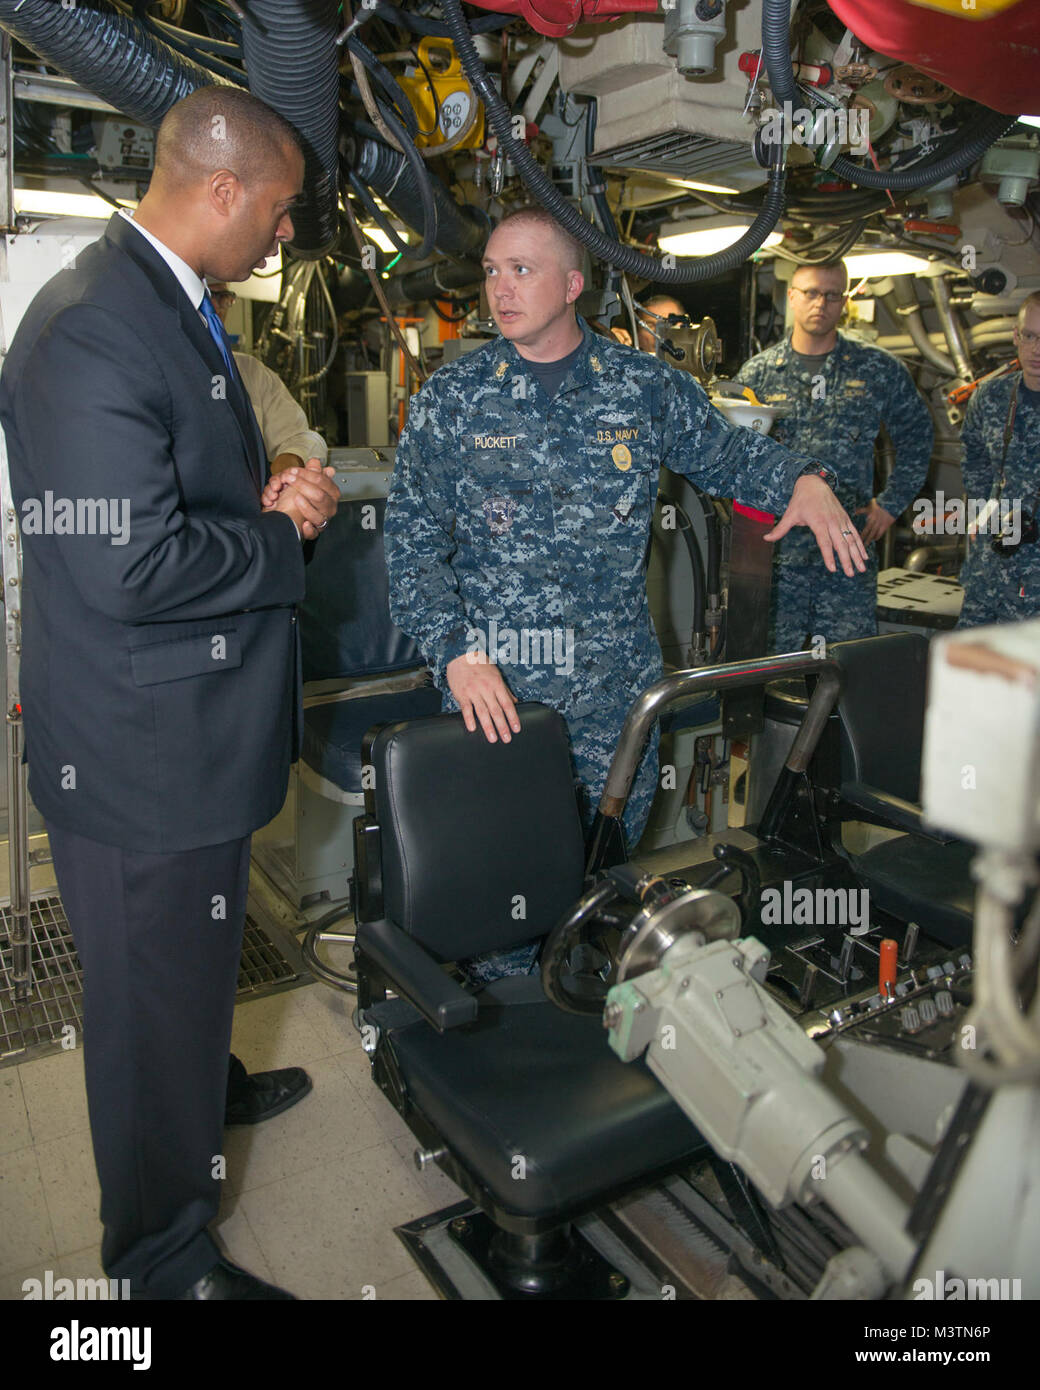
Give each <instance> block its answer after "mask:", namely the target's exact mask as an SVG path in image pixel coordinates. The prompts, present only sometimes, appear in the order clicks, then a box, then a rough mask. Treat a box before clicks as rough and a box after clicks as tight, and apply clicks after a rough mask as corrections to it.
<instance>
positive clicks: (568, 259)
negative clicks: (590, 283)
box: [492, 203, 585, 270]
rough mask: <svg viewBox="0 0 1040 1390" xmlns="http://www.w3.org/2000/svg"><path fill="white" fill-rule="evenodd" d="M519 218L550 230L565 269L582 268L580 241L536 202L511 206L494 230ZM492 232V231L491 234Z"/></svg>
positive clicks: (582, 254) (583, 260) (583, 250)
mask: <svg viewBox="0 0 1040 1390" xmlns="http://www.w3.org/2000/svg"><path fill="white" fill-rule="evenodd" d="M521 220H523V221H525V222H532V223H534V224H535V225H536V226H538V227H544V228H546V229H547V230H548V231H550V232H552V234H553V236H554V237H555V238H556V242H557V245H558V246H559V247H560V250H561V253H562V259H563V265H564V269H565V270H581V269H582V267H583V266H584V264H585V248H584V247H583V246H582V244H581V242H580V241H578V239H577V238H576V237H572V236H571V234H570V232H568V231H566V230H565V229H564V228H563V227H561V226H560V224H559V222H557V220H556V218H555V217H553V215H552V213H551V212H549V211H548V210H547V209H546V208H543V207H540V206H539V205H538V204H537V203H528V204H525V206H524V207H520V208H513V209H512V210H511V211H510V212H507V213H506V215H505V217H503V218H502V220H501V221H500V222H499V223H498V224H497V226H496V227H495V229H494V232H497V231H498V228H499V227H505V226H507V225H508V224H509V223H510V222H520V221H521ZM494 232H492V236H493V235H494Z"/></svg>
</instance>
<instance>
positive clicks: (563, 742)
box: [371, 704, 584, 961]
mask: <svg viewBox="0 0 1040 1390" xmlns="http://www.w3.org/2000/svg"><path fill="white" fill-rule="evenodd" d="M517 712H518V714H519V717H520V724H521V730H520V733H519V734H515V735H514V736H513V738H512V739H511V741H510V742H509V743H502V742H501V741H499V742H497V743H488V741H487V739H486V738H485V737H484V734H483V732H482V731H481V729H480V728H479V726H478V728H477V730H476V732H475V733H472V734H471V733H469V732H468V731H467V730H466V726H465V724H464V723H463V721H462V716H461V715H459V714H452V715H449V714H443V715H436V716H434V717H432V718H428V719H415V720H412V721H410V722H409V723H405V724H390V725H388V726H387V727H386V728H384V729H381V730H380V731H379V733H378V734H377V735H376V736H375V738H374V740H373V742H372V748H371V762H372V767H373V770H374V781H375V786H374V790H373V792H372V795H371V803H372V810H373V811H374V814H375V818H376V820H377V821H378V824H379V838H380V845H381V855H382V886H383V914H384V916H386V917H388V918H389V919H390V920H391V921H393V922H395V923H396V924H397V926H399V927H400V928H401V929H402V930H403V931H405V932H407V933H408V934H409V935H410V936H414V937H415V938H416V939H417V940H418V941H419V942H420V943H421V944H422V945H423V946H424V947H425V948H426V949H427V950H428V951H429V952H430V953H431V954H432V955H434V956H436V957H437V959H439V960H441V961H448V960H460V959H465V958H466V957H468V956H473V955H480V954H483V953H484V952H485V951H493V950H498V949H500V948H504V947H508V946H513V945H516V944H517V943H519V942H521V941H528V940H531V939H532V938H534V937H536V936H544V935H545V934H546V933H547V932H548V931H550V930H551V929H552V927H553V926H555V924H556V922H557V921H558V920H559V918H560V917H561V916H562V914H563V913H564V911H565V910H566V909H567V908H568V907H570V906H572V904H573V903H574V902H575V901H576V900H577V899H578V898H579V897H580V896H581V890H582V877H583V870H584V845H583V837H582V828H581V820H580V817H579V814H578V805H577V800H576V798H575V794H574V773H573V769H572V765H571V756H570V745H569V742H568V739H567V732H566V726H565V725H564V722H563V719H562V718H561V716H560V715H559V714H557V713H556V711H555V710H552V709H549V708H548V707H547V706H545V705H539V704H522V705H520V706H518V710H517Z"/></svg>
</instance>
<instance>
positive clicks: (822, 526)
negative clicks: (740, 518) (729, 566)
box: [764, 474, 867, 578]
mask: <svg viewBox="0 0 1040 1390" xmlns="http://www.w3.org/2000/svg"><path fill="white" fill-rule="evenodd" d="M793 526H808V528H809V530H810V531H812V533H813V535H814V536H815V537H816V543H817V545H818V546H819V547H820V554H821V555H822V556H823V563H824V564H825V565H826V566H827V568H828V569H829V570H830V572H831V573H832V574H834V573H836V572H837V565H836V564H835V556H837V558H838V560H839V561H840V563H841V567H842V569H843V571H844V572H845V574H847V575H848V576H849V578H851V577H852V575H853V573H854V568H853V567H855V569H856V570H859V572H860V573H861V574H862V573H863V572H864V571H865V570H866V568H867V551H866V547H865V546H864V544H863V541H862V538H861V537H860V534H859V532H858V531H857V530H856V528H855V526H853V524H852V521H851V520H850V518H849V514H848V512H847V511H846V510H845V508H844V507H843V506H842V505H841V503H840V502H839V501H838V499H837V498H836V497H835V495H834V493H833V492H832V491H831V489H830V488H829V487H828V486H827V484H826V483H825V482H824V481H823V479H822V478H818V477H814V476H813V475H812V474H806V475H805V477H802V478H799V479H798V481H797V482H796V483H795V485H794V491H793V492H792V493H791V500H790V502H789V503H788V505H787V510H786V511H785V512H784V514H783V516H782V517H781V518H780V520H779V521H778V522H777V524H776V525H775V526H774V527H773V529H772V530H771V531H768V532H767V533H766V535H765V537H764V539H765V540H767V541H778V540H780V538H781V537H782V536H786V535H787V533H788V531H790V530H791V528H792V527H793Z"/></svg>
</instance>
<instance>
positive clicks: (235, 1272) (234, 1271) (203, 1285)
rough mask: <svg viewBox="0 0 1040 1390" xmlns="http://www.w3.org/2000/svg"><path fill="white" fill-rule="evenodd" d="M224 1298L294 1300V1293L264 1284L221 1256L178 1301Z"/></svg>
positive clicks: (253, 1275)
mask: <svg viewBox="0 0 1040 1390" xmlns="http://www.w3.org/2000/svg"><path fill="white" fill-rule="evenodd" d="M224 1298H281V1299H286V1298H288V1299H292V1300H293V1301H294V1302H295V1300H296V1295H295V1294H292V1293H289V1292H287V1290H285V1289H279V1288H276V1287H275V1285H274V1284H265V1283H264V1281H263V1280H262V1279H258V1278H257V1277H256V1275H255V1274H249V1273H248V1272H247V1271H246V1270H244V1269H239V1267H238V1265H233V1264H232V1263H231V1261H230V1260H225V1259H223V1258H221V1259H220V1260H218V1261H217V1263H216V1264H215V1265H214V1266H213V1268H212V1269H211V1270H210V1271H209V1273H208V1274H204V1275H203V1276H202V1278H201V1279H197V1280H196V1281H195V1283H194V1284H192V1286H191V1288H190V1289H188V1290H187V1291H186V1292H185V1293H182V1294H181V1295H180V1296H179V1298H178V1300H177V1301H178V1302H181V1303H183V1302H184V1301H185V1300H186V1299H224Z"/></svg>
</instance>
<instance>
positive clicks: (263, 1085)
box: [224, 1067, 312, 1125]
mask: <svg viewBox="0 0 1040 1390" xmlns="http://www.w3.org/2000/svg"><path fill="white" fill-rule="evenodd" d="M311 1086H312V1082H311V1079H310V1077H309V1076H308V1075H307V1073H306V1072H305V1071H304V1070H303V1068H302V1067H283V1068H282V1070H281V1071H258V1072H254V1073H253V1075H252V1076H248V1077H246V1080H245V1083H244V1084H242V1085H240V1086H238V1087H237V1088H236V1091H235V1098H234V1100H229V1101H228V1102H227V1105H226V1106H225V1108H224V1123H225V1124H226V1125H256V1124H259V1123H260V1121H261V1120H269V1119H270V1118H271V1116H272V1115H280V1114H281V1113H282V1111H283V1110H288V1109H289V1107H290V1106H291V1105H295V1104H296V1102H297V1101H298V1100H303V1098H304V1096H305V1095H307V1093H308V1092H309V1091H310V1089H311Z"/></svg>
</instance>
